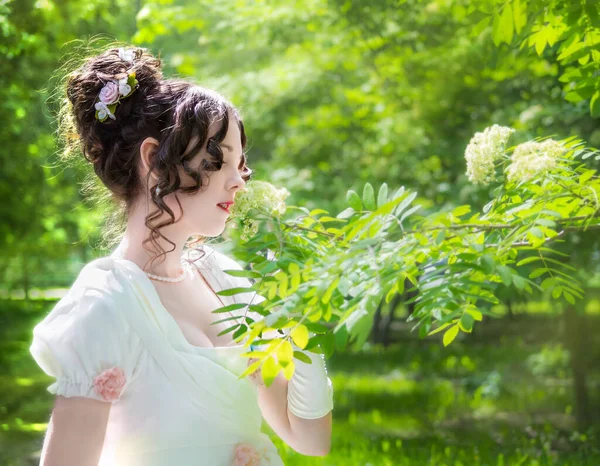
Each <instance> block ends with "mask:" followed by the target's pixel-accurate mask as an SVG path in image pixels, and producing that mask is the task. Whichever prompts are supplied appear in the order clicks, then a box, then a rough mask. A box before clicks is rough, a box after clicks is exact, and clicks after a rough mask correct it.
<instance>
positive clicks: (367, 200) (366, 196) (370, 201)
mask: <svg viewBox="0 0 600 466" xmlns="http://www.w3.org/2000/svg"><path fill="white" fill-rule="evenodd" d="M362 200H363V204H364V205H365V209H367V210H375V209H376V208H377V206H376V205H375V192H374V191H373V186H372V185H371V183H367V184H365V187H364V188H363V197H362Z"/></svg>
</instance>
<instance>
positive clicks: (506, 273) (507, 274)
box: [496, 265, 513, 286]
mask: <svg viewBox="0 0 600 466" xmlns="http://www.w3.org/2000/svg"><path fill="white" fill-rule="evenodd" d="M496 271H497V272H498V274H499V275H500V278H501V279H502V283H504V284H505V285H506V286H510V284H511V283H512V277H513V273H512V269H511V268H510V267H507V266H505V265H499V266H498V267H496Z"/></svg>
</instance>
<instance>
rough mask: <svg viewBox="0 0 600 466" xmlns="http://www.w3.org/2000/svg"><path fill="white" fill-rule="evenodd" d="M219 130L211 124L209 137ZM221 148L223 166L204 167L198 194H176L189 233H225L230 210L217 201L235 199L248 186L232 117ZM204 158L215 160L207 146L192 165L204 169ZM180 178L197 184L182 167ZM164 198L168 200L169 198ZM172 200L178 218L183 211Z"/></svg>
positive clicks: (237, 132) (205, 234) (235, 124)
mask: <svg viewBox="0 0 600 466" xmlns="http://www.w3.org/2000/svg"><path fill="white" fill-rule="evenodd" d="M218 130H219V127H218V125H212V126H211V127H210V128H209V134H208V137H209V138H210V137H212V136H214V135H215V134H216V132H217V131H218ZM194 142H195V141H190V144H189V146H188V147H191V146H192V145H193V143H194ZM220 147H221V150H222V151H223V165H222V167H221V169H220V170H215V171H207V170H204V174H203V186H202V188H200V190H199V191H198V192H197V193H195V194H187V193H182V192H178V193H177V196H178V197H179V200H180V201H181V206H182V209H183V216H182V218H181V220H180V222H178V223H179V224H180V227H181V228H185V230H186V232H189V233H190V235H195V234H199V235H202V236H219V235H220V234H221V233H223V230H224V229H225V222H226V221H227V220H228V218H229V213H227V212H226V211H225V210H223V209H222V208H221V207H219V206H218V205H217V204H219V203H222V202H234V201H235V196H236V193H237V192H238V191H239V190H240V189H243V188H244V186H246V183H245V181H244V179H243V178H242V175H243V174H244V173H245V171H244V170H245V167H244V165H243V164H242V157H243V150H242V141H241V134H240V129H239V126H238V123H237V121H236V119H235V118H230V119H229V127H228V130H227V136H226V137H225V139H224V140H223V141H222V142H221V143H220ZM203 160H207V161H211V160H214V159H212V157H211V155H210V154H209V153H208V152H207V151H206V149H205V148H204V149H202V151H201V152H200V153H198V155H196V156H195V157H194V158H193V159H192V160H191V161H190V167H191V168H193V169H201V168H202V161H203ZM180 177H181V184H182V186H194V180H193V179H192V178H191V177H190V176H189V175H188V174H187V173H185V172H184V171H183V169H180ZM167 197H172V196H167ZM165 201H167V199H166V198H165ZM169 201H170V202H168V205H169V207H171V208H172V209H173V212H174V213H175V215H176V217H175V218H178V217H179V215H181V213H180V210H179V207H178V206H177V202H176V201H175V199H173V198H172V199H169ZM229 210H231V207H229ZM176 225H177V224H176Z"/></svg>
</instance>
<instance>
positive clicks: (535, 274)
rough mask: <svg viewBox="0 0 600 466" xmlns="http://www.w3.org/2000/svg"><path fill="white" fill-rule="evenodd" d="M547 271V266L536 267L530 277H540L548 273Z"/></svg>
mask: <svg viewBox="0 0 600 466" xmlns="http://www.w3.org/2000/svg"><path fill="white" fill-rule="evenodd" d="M547 271H548V269H547V268H546V267H542V268H539V269H535V270H534V271H533V272H531V273H530V274H529V278H531V279H534V278H537V277H540V276H542V275H544V273H546V272H547Z"/></svg>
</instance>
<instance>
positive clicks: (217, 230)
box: [200, 224, 225, 237]
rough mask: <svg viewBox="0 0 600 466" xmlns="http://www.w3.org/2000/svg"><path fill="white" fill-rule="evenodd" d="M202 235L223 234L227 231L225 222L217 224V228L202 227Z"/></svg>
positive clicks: (214, 235) (213, 235)
mask: <svg viewBox="0 0 600 466" xmlns="http://www.w3.org/2000/svg"><path fill="white" fill-rule="evenodd" d="M200 231H201V232H202V233H200V234H201V235H202V236H209V237H216V236H221V235H222V234H223V232H224V231H225V224H223V225H221V226H215V228H202V229H200Z"/></svg>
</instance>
